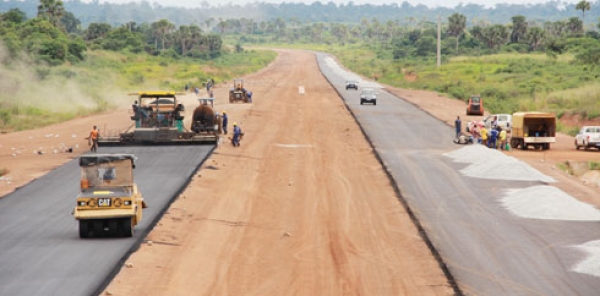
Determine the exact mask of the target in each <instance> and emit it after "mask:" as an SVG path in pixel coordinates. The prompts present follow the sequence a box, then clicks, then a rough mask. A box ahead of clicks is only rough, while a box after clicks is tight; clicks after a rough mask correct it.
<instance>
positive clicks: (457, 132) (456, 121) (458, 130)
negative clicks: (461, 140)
mask: <svg viewBox="0 0 600 296" xmlns="http://www.w3.org/2000/svg"><path fill="white" fill-rule="evenodd" d="M454 129H455V131H456V138H458V137H459V136H460V134H461V132H460V129H461V122H460V116H456V120H455V121H454Z"/></svg>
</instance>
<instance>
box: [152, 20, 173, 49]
mask: <svg viewBox="0 0 600 296" xmlns="http://www.w3.org/2000/svg"><path fill="white" fill-rule="evenodd" d="M173 29H175V25H174V24H172V23H170V22H169V21H168V20H166V19H161V20H160V21H158V22H155V23H152V31H153V33H154V37H155V39H154V42H155V44H156V47H157V49H158V39H159V38H160V40H161V43H162V47H161V49H165V39H166V38H167V34H169V33H170V32H171V31H173Z"/></svg>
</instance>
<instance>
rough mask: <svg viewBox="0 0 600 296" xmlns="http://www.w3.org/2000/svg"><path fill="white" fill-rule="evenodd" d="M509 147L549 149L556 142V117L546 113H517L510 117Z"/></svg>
mask: <svg viewBox="0 0 600 296" xmlns="http://www.w3.org/2000/svg"><path fill="white" fill-rule="evenodd" d="M511 134H512V135H511V139H510V146H511V147H512V148H518V147H520V148H521V149H523V150H526V149H528V148H529V147H534V148H535V149H543V150H548V149H550V144H551V143H555V142H556V115H555V114H553V113H547V112H533V111H532V112H517V113H514V114H513V116H512V133H511Z"/></svg>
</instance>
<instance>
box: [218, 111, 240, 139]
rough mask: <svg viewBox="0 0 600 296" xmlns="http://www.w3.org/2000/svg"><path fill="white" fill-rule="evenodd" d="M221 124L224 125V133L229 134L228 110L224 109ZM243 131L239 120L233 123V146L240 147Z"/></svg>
mask: <svg viewBox="0 0 600 296" xmlns="http://www.w3.org/2000/svg"><path fill="white" fill-rule="evenodd" d="M221 114H222V115H221V124H222V127H223V133H224V134H227V124H228V122H229V117H228V116H227V112H225V111H223V112H222V113H221ZM242 136H243V133H242V129H241V128H240V126H239V125H238V124H237V122H234V123H233V137H232V138H231V144H232V145H233V147H239V146H240V140H241V139H242Z"/></svg>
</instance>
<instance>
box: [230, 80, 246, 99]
mask: <svg viewBox="0 0 600 296" xmlns="http://www.w3.org/2000/svg"><path fill="white" fill-rule="evenodd" d="M239 101H241V102H243V103H252V92H250V91H248V90H246V88H244V79H241V78H236V79H234V80H233V88H231V90H229V103H236V102H239Z"/></svg>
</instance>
